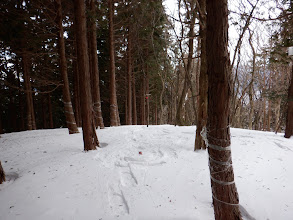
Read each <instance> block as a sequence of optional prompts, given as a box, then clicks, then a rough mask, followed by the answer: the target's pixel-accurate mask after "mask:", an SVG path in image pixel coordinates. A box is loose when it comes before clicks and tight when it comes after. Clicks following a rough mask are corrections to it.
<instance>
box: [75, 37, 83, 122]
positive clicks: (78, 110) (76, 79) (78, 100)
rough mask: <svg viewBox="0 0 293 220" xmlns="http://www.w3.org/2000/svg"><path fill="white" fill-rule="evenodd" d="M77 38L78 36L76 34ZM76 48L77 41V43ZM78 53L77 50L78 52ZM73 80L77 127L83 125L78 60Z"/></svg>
mask: <svg viewBox="0 0 293 220" xmlns="http://www.w3.org/2000/svg"><path fill="white" fill-rule="evenodd" d="M75 39H76V36H75ZM74 42H75V41H74ZM74 46H75V48H76V43H75V45H74ZM76 55H77V52H76ZM73 74H74V75H73V81H74V93H73V101H74V113H75V119H76V124H77V127H81V123H82V122H81V114H80V98H79V97H80V95H79V79H78V78H79V77H78V64H77V60H74V61H73Z"/></svg>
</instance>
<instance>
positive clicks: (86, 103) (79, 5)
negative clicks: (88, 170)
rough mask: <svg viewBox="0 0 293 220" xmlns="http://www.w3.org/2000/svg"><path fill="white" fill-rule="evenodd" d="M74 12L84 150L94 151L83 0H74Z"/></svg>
mask: <svg viewBox="0 0 293 220" xmlns="http://www.w3.org/2000/svg"><path fill="white" fill-rule="evenodd" d="M74 11H75V22H76V25H75V28H76V30H75V31H76V45H77V60H78V68H79V71H78V72H79V80H80V82H79V84H80V85H79V86H80V96H81V97H82V99H81V100H80V101H81V115H82V133H83V141H84V150H85V151H88V150H95V149H96V146H99V142H98V138H97V134H96V131H95V129H94V120H93V110H92V97H91V89H90V72H89V58H88V45H87V37H86V33H87V32H86V15H85V3H84V1H83V0H74Z"/></svg>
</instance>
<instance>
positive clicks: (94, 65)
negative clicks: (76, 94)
mask: <svg viewBox="0 0 293 220" xmlns="http://www.w3.org/2000/svg"><path fill="white" fill-rule="evenodd" d="M89 7H90V13H91V16H90V18H91V19H90V22H89V41H90V47H89V52H90V53H89V55H90V58H91V59H90V60H91V68H90V69H91V82H92V90H93V91H92V95H93V108H94V116H95V122H96V126H99V127H100V128H101V129H103V128H104V127H105V126H104V120H103V115H102V108H101V96H100V77H99V66H98V55H97V33H96V23H95V19H94V18H95V16H94V15H95V13H96V5H95V1H94V0H89Z"/></svg>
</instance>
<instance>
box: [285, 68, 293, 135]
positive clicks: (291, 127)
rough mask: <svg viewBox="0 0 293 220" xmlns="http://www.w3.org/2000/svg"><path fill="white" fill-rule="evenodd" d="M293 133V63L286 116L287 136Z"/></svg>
mask: <svg viewBox="0 0 293 220" xmlns="http://www.w3.org/2000/svg"><path fill="white" fill-rule="evenodd" d="M292 135H293V64H291V82H290V86H289V89H288V109H287V118H286V129H285V138H290V137H291V136H292Z"/></svg>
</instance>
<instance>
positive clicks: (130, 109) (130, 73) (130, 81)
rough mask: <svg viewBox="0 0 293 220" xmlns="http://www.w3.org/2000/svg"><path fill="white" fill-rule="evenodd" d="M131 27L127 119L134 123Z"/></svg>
mask: <svg viewBox="0 0 293 220" xmlns="http://www.w3.org/2000/svg"><path fill="white" fill-rule="evenodd" d="M131 43H132V42H131V29H130V27H128V39H127V119H126V124H127V125H131V124H132V110H133V109H132V101H133V99H132V56H131V53H132V49H131V46H132V45H131Z"/></svg>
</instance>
